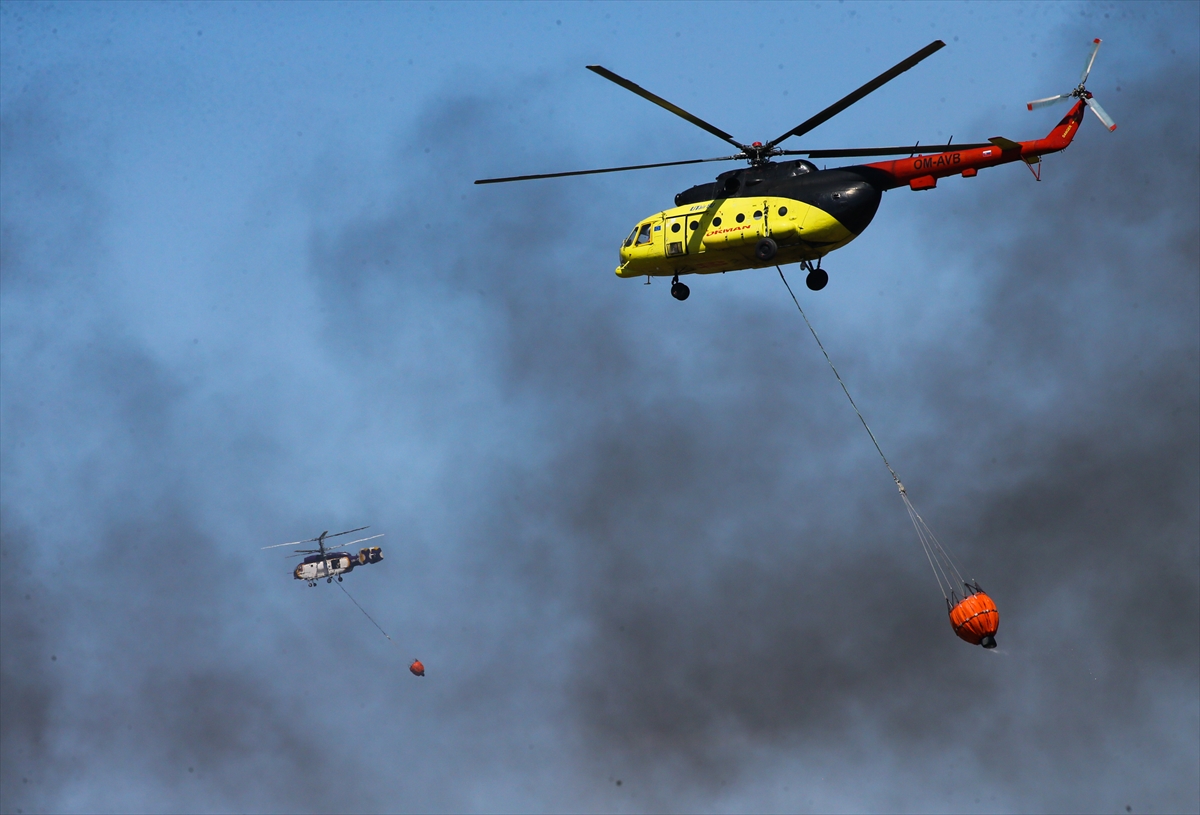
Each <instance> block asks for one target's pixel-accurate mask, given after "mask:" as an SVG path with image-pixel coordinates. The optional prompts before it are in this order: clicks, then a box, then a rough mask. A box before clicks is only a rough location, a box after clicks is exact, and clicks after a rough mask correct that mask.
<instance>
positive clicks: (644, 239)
mask: <svg viewBox="0 0 1200 815" xmlns="http://www.w3.org/2000/svg"><path fill="white" fill-rule="evenodd" d="M637 242H638V243H639V244H643V243H650V224H642V231H641V232H639V233H638V236H637Z"/></svg>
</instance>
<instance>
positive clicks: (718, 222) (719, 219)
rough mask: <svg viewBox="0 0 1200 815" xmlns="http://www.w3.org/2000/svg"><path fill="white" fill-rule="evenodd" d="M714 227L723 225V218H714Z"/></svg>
mask: <svg viewBox="0 0 1200 815" xmlns="http://www.w3.org/2000/svg"><path fill="white" fill-rule="evenodd" d="M712 225H713V226H720V225H721V216H720V215H718V216H717V217H716V218H713V219H712Z"/></svg>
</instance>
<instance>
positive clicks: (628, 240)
mask: <svg viewBox="0 0 1200 815" xmlns="http://www.w3.org/2000/svg"><path fill="white" fill-rule="evenodd" d="M637 229H638V228H637V227H636V226H635V227H634V228H633V231H632V232H630V233H629V237H628V238H626V239H625V245H626V246H633V237H634V235H636V234H637Z"/></svg>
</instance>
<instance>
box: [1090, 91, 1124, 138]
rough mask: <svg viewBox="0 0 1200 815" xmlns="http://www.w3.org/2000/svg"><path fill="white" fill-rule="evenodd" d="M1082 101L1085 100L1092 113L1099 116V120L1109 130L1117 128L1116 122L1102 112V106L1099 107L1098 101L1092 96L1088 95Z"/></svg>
mask: <svg viewBox="0 0 1200 815" xmlns="http://www.w3.org/2000/svg"><path fill="white" fill-rule="evenodd" d="M1083 101H1085V102H1087V106H1088V107H1089V108H1091V109H1092V113H1094V114H1096V115H1097V116H1099V117H1100V121H1102V122H1104V126H1105V127H1107V128H1108V130H1109V132H1112V131H1114V130H1116V129H1117V123H1116V122H1114V121H1113V120H1112V117H1111V116H1109V115H1108V114H1107V113H1105V112H1104V108H1102V107H1100V103H1099V102H1097V101H1096V100H1095V99H1093V98H1092V97H1090V96H1088V97H1086V98H1085V99H1084V100H1083Z"/></svg>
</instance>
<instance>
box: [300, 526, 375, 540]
mask: <svg viewBox="0 0 1200 815" xmlns="http://www.w3.org/2000/svg"><path fill="white" fill-rule="evenodd" d="M370 528H371V527H369V526H360V527H359V528H358V529H347V530H346V531H345V532H334V533H333V534H332V535H326V536H325V537H326V538H336V537H337V536H338V535H349V534H350V533H351V532H362V531H363V530H364V529H370ZM313 540H317V539H316V538H313Z"/></svg>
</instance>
